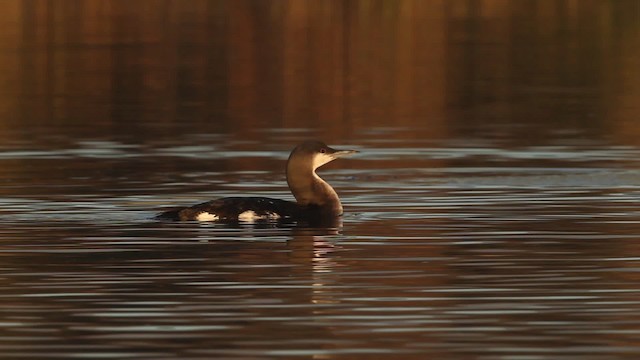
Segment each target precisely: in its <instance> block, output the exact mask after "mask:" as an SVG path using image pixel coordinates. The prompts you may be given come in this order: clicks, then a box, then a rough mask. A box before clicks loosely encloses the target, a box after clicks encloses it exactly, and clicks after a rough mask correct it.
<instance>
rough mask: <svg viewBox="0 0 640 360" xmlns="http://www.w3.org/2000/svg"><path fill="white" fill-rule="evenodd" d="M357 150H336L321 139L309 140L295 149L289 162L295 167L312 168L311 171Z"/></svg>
mask: <svg viewBox="0 0 640 360" xmlns="http://www.w3.org/2000/svg"><path fill="white" fill-rule="evenodd" d="M357 152H358V151H356V150H336V149H334V148H331V147H329V146H327V144H325V143H323V142H321V141H307V142H304V143H302V144H300V145H298V146H296V148H295V149H293V151H292V152H291V155H290V156H289V161H288V163H291V165H293V166H295V167H300V168H306V169H309V168H311V171H315V170H316V169H318V168H319V167H321V166H322V165H325V164H327V163H330V162H332V161H333V160H335V159H337V158H339V157H342V156H345V155H351V154H354V153H357ZM288 168H289V167H288Z"/></svg>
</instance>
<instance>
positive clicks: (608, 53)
mask: <svg viewBox="0 0 640 360" xmlns="http://www.w3.org/2000/svg"><path fill="white" fill-rule="evenodd" d="M10 3H11V4H19V5H13V6H8V7H7V8H6V11H3V12H2V14H0V22H2V23H3V24H8V25H9V26H7V27H6V28H8V29H17V30H6V31H4V33H3V35H2V36H1V37H0V40H1V41H2V42H3V44H5V46H7V47H8V49H19V50H18V53H19V54H20V57H19V59H20V60H19V66H14V65H15V64H14V63H15V61H16V60H15V59H14V58H12V56H11V55H6V54H5V55H4V56H2V57H0V61H2V64H3V65H4V66H3V67H6V68H11V69H15V68H17V69H18V71H17V72H16V71H5V72H3V73H4V75H3V77H4V78H5V79H6V81H5V82H4V84H8V85H4V86H5V92H6V93H9V94H10V96H9V99H10V100H9V101H8V102H7V101H6V100H5V102H4V104H2V105H1V107H0V109H4V110H3V111H4V112H10V113H12V112H16V111H17V110H16V109H22V111H21V113H20V116H19V117H20V118H21V120H22V122H21V123H22V124H24V123H26V124H33V123H48V122H50V121H56V122H60V123H65V124H69V123H86V122H87V121H91V122H92V123H94V124H95V128H94V129H87V128H82V129H72V131H76V132H80V133H83V132H84V133H87V132H88V133H98V134H105V133H119V132H123V131H125V132H127V133H130V134H132V136H136V137H142V138H144V137H147V136H154V135H157V134H158V133H159V132H160V133H167V132H171V131H172V130H175V129H176V128H179V127H180V126H181V124H185V125H184V126H188V128H191V127H192V126H193V125H194V124H198V126H200V129H201V130H202V131H210V132H216V133H220V132H222V133H228V132H231V133H235V132H242V133H243V136H245V137H251V136H254V137H257V136H263V135H260V134H246V132H245V131H244V130H245V129H247V128H249V127H252V128H253V127H298V128H300V127H301V128H312V129H319V133H318V136H319V137H322V138H332V139H335V140H342V139H346V138H349V139H351V138H353V137H354V130H356V129H359V128H362V127H365V128H367V127H372V126H401V127H410V128H414V129H417V131H416V132H414V133H408V132H405V133H403V134H402V135H401V136H403V137H407V136H411V135H413V136H414V137H415V138H416V139H423V138H433V137H438V136H442V135H445V134H447V133H450V132H452V131H457V128H456V125H458V124H462V125H464V124H469V123H471V124H473V123H474V122H477V123H486V122H487V121H492V122H500V121H507V122H514V121H519V122H528V123H532V124H539V123H540V119H543V120H542V121H545V120H544V119H547V118H553V119H558V118H562V119H563V122H564V123H565V124H567V125H569V126H579V127H588V128H591V129H594V130H595V131H594V133H597V132H596V131H597V130H601V127H602V126H603V125H602V122H603V117H601V116H599V115H601V114H602V111H603V110H602V109H603V108H604V107H603V103H602V101H600V100H602V99H603V98H605V100H606V94H607V93H609V92H610V91H611V88H609V87H607V86H603V85H604V84H606V83H607V82H608V83H609V84H614V83H616V79H619V78H621V77H623V78H626V76H621V74H626V73H627V72H628V70H625V69H630V68H634V67H635V64H636V62H634V61H627V60H624V59H622V60H618V59H619V58H620V59H621V58H622V57H624V58H633V56H634V54H633V52H630V50H629V49H630V48H631V44H637V38H638V34H637V33H638V31H637V23H638V21H637V20H638V19H637V4H635V2H620V1H580V2H572V1H497V0H484V1H457V2H450V1H443V0H441V1H420V0H405V1H397V2H392V1H365V0H362V1H321V2H316V1H295V0H288V1H277V2H267V1H249V0H238V1H222V0H220V1H205V0H194V1H172V0H157V1H134V2H105V1H98V0H88V1H83V2H81V3H78V2H77V1H67V0H60V1H56V2H48V1H27V0H25V1H22V2H10ZM634 14H635V15H634ZM636 48H637V46H636ZM5 49H6V48H5ZM616 74H618V75H616ZM15 84H19V86H18V88H19V89H18V91H9V90H10V89H11V88H13V87H15ZM627 84H630V83H627ZM7 86H9V89H7ZM629 86H630V85H629ZM594 100H595V101H594ZM607 101H608V100H607ZM12 102H13V103H16V104H18V105H19V106H17V107H15V106H13V105H11V104H12ZM450 105H453V106H454V107H455V108H456V109H460V110H463V111H462V113H460V116H458V113H453V115H447V114H451V113H449V111H448V109H447V106H450ZM585 112H586V113H589V114H591V115H590V116H585V115H584V114H585ZM448 116H449V117H451V118H450V119H447V117H448ZM11 118H15V117H12V116H7V117H3V120H2V121H3V122H7V121H11V120H7V119H11ZM594 118H595V120H594ZM547 121H551V120H547ZM157 123H161V124H167V125H170V127H169V129H170V130H169V131H167V128H163V129H159V128H158V127H157V126H155V125H154V124H157ZM554 124H555V122H554ZM16 126H21V125H19V124H16ZM544 128H545V127H539V128H535V129H533V130H534V131H533V132H529V133H528V134H527V136H533V137H535V136H536V134H535V130H536V129H544ZM79 135H82V134H79ZM255 140H261V139H255Z"/></svg>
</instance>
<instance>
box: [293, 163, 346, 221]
mask: <svg viewBox="0 0 640 360" xmlns="http://www.w3.org/2000/svg"><path fill="white" fill-rule="evenodd" d="M287 183H288V184H289V189H290V190H291V192H292V193H293V196H294V197H295V198H296V201H297V203H298V204H300V205H304V206H308V205H311V206H319V207H320V208H321V209H322V210H323V211H326V212H328V213H331V214H333V215H342V204H341V203H340V198H339V197H338V194H337V193H336V191H335V190H334V189H333V188H332V187H331V185H329V184H328V183H327V182H326V181H324V180H322V179H321V178H320V177H319V176H318V175H317V174H316V172H315V169H314V168H313V164H311V163H309V162H306V163H305V162H302V161H296V160H295V159H289V161H288V162H287Z"/></svg>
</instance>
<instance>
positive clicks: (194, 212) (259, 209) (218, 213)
mask: <svg viewBox="0 0 640 360" xmlns="http://www.w3.org/2000/svg"><path fill="white" fill-rule="evenodd" d="M304 212H305V207H302V206H300V205H298V204H297V203H295V202H292V201H287V200H280V199H272V198H267V197H227V198H221V199H216V200H212V201H207V202H205V203H202V204H198V205H194V206H190V207H180V208H174V209H171V210H168V211H165V212H163V213H161V214H159V215H158V216H156V219H161V220H174V221H180V220H182V221H185V220H200V221H256V220H284V221H286V220H295V219H297V218H299V217H300V215H301V214H302V213H304Z"/></svg>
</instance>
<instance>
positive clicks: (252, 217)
mask: <svg viewBox="0 0 640 360" xmlns="http://www.w3.org/2000/svg"><path fill="white" fill-rule="evenodd" d="M277 219H280V215H278V214H276V213H274V212H268V213H266V214H262V215H258V214H257V213H256V212H255V211H253V210H247V211H245V212H242V213H240V214H239V215H238V221H246V222H254V221H256V220H277Z"/></svg>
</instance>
